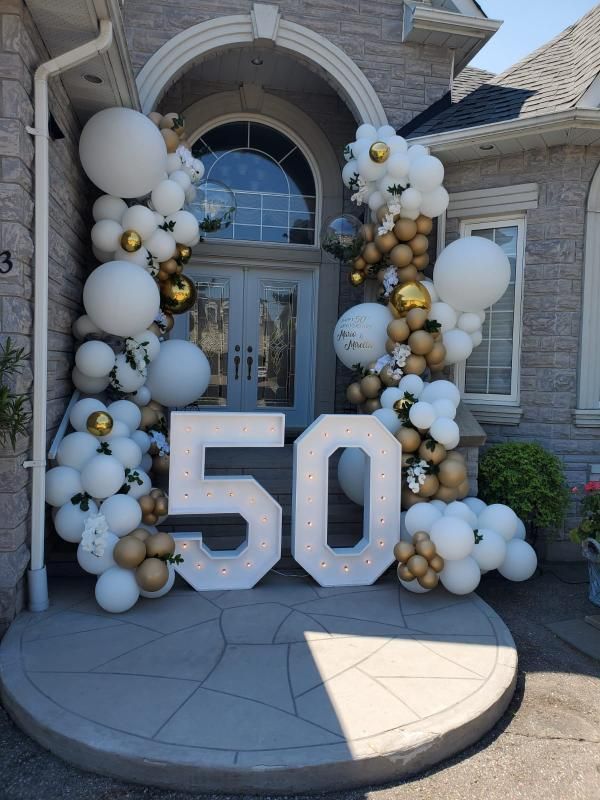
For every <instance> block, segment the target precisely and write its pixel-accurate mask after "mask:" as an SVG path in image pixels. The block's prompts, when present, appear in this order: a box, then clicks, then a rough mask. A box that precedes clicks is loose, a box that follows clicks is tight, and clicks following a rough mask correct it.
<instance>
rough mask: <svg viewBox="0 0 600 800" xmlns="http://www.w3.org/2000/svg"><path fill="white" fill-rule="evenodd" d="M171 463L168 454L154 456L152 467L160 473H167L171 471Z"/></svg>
mask: <svg viewBox="0 0 600 800" xmlns="http://www.w3.org/2000/svg"><path fill="white" fill-rule="evenodd" d="M170 463H171V459H170V458H169V456H168V455H164V456H154V458H153V459H152V469H153V471H154V472H156V473H158V474H159V475H166V474H167V472H168V471H169V466H170Z"/></svg>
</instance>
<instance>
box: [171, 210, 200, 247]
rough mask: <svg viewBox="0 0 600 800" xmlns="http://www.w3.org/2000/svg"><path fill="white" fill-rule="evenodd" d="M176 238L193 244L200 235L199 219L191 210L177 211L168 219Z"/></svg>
mask: <svg viewBox="0 0 600 800" xmlns="http://www.w3.org/2000/svg"><path fill="white" fill-rule="evenodd" d="M166 222H167V224H168V225H169V230H171V231H172V232H173V236H174V237H175V240H176V241H178V242H180V243H181V244H187V245H190V246H191V243H192V242H193V241H194V239H195V238H196V236H197V235H198V230H199V229H198V220H197V219H196V217H195V216H194V215H193V214H191V213H190V212H189V211H183V210H182V211H176V212H175V213H174V214H172V215H171V216H169V217H167V219H166Z"/></svg>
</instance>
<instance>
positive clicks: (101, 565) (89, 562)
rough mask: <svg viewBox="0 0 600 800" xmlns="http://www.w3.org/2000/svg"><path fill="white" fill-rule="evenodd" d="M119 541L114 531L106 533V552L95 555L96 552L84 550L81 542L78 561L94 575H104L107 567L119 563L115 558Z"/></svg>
mask: <svg viewBox="0 0 600 800" xmlns="http://www.w3.org/2000/svg"><path fill="white" fill-rule="evenodd" d="M118 541H119V537H118V536H115V535H114V533H111V532H110V531H108V532H107V533H105V534H104V552H103V553H102V555H101V556H97V555H94V553H90V552H89V550H84V549H83V547H82V546H81V544H80V545H79V547H78V548H77V561H78V562H79V566H80V567H81V568H82V569H84V570H85V571H86V572H90V573H91V574H92V575H102V573H103V572H106V570H107V569H110V568H111V567H116V566H117V564H116V562H115V560H114V558H113V550H114V549H115V545H116V543H117V542H118Z"/></svg>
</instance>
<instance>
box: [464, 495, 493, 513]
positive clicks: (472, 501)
mask: <svg viewBox="0 0 600 800" xmlns="http://www.w3.org/2000/svg"><path fill="white" fill-rule="evenodd" d="M463 503H464V504H465V505H466V506H469V508H470V509H471V511H472V512H473V513H474V514H475V515H476V516H477V517H479V515H480V514H481V512H482V511H483V510H484V508H487V505H486V504H485V503H484V502H483V500H480V499H479V498H478V497H465V499H464V500H463Z"/></svg>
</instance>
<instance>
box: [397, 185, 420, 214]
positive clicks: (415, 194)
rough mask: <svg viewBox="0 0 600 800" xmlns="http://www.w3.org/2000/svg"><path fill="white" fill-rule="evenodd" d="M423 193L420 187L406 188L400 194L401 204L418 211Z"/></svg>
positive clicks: (403, 206)
mask: <svg viewBox="0 0 600 800" xmlns="http://www.w3.org/2000/svg"><path fill="white" fill-rule="evenodd" d="M421 200H422V195H421V192H420V191H419V190H418V189H413V188H412V187H409V188H408V189H405V190H404V191H403V192H402V194H401V195H400V204H401V205H402V208H406V209H409V210H412V211H416V210H417V209H418V208H419V207H420V205H421Z"/></svg>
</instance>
